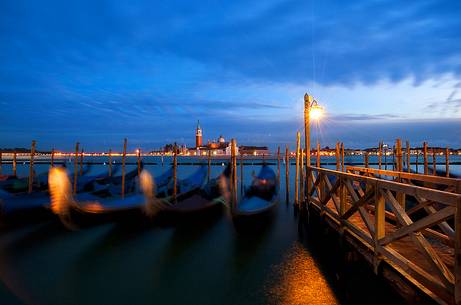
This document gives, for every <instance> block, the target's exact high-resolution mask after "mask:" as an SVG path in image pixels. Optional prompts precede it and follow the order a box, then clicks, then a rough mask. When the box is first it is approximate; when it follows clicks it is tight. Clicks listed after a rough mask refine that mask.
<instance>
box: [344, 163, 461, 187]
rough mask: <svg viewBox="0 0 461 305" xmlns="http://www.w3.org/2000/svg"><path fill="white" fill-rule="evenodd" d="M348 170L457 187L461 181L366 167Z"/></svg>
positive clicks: (349, 168)
mask: <svg viewBox="0 0 461 305" xmlns="http://www.w3.org/2000/svg"><path fill="white" fill-rule="evenodd" d="M346 170H347V171H355V172H363V173H369V174H375V175H383V176H389V177H400V178H402V179H408V180H416V181H421V182H430V183H434V184H441V185H446V186H456V185H457V183H458V182H459V181H461V179H456V178H447V177H441V176H425V175H421V174H414V173H405V172H403V173H399V172H395V171H390V170H379V169H375V168H364V167H357V166H347V167H346Z"/></svg>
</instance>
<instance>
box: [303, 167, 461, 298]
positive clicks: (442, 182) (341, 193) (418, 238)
mask: <svg viewBox="0 0 461 305" xmlns="http://www.w3.org/2000/svg"><path fill="white" fill-rule="evenodd" d="M306 171H307V177H308V178H309V179H307V183H306V184H307V185H309V186H310V187H308V188H307V190H308V191H307V192H306V198H305V199H306V200H305V203H307V205H305V206H307V209H309V212H310V213H309V214H311V217H312V215H313V214H314V215H317V216H319V217H321V219H323V220H324V223H326V224H328V226H329V227H331V228H333V229H334V230H335V231H337V232H338V233H339V235H340V236H341V238H343V239H344V240H346V241H347V242H348V243H349V244H350V245H352V247H353V248H354V249H355V250H357V251H358V252H359V253H360V254H362V256H363V258H364V259H366V260H367V261H368V262H369V263H370V265H371V266H372V267H373V270H374V272H375V273H376V274H381V275H382V276H384V277H385V278H387V279H388V280H389V281H395V279H396V277H398V278H399V279H400V280H401V283H402V285H406V286H411V287H412V288H413V289H415V291H417V293H422V294H424V295H425V296H428V297H429V298H430V299H432V300H434V301H435V302H437V303H439V304H456V305H460V304H461V179H453V178H445V177H437V176H429V175H419V174H412V173H407V172H401V171H398V172H397V171H387V170H378V169H370V168H361V167H347V168H346V171H344V172H343V171H335V170H329V169H324V168H319V167H313V166H309V167H307V168H306ZM300 208H303V207H302V205H301V206H300ZM402 290H403V289H402ZM378 297H379V296H378Z"/></svg>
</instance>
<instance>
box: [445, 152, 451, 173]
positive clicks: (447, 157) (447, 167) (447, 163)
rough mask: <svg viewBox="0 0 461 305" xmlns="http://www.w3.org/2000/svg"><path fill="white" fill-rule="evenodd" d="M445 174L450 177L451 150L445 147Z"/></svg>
mask: <svg viewBox="0 0 461 305" xmlns="http://www.w3.org/2000/svg"><path fill="white" fill-rule="evenodd" d="M445 176H446V177H450V150H449V149H448V147H446V148H445Z"/></svg>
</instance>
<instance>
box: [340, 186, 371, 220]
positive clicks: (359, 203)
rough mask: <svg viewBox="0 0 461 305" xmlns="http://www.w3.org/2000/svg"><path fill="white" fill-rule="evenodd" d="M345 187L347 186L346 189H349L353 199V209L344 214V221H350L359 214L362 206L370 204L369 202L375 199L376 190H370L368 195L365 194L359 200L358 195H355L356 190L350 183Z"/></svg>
mask: <svg viewBox="0 0 461 305" xmlns="http://www.w3.org/2000/svg"><path fill="white" fill-rule="evenodd" d="M345 185H346V188H347V190H348V192H349V194H350V195H351V196H352V199H353V202H352V207H350V208H349V210H347V211H346V213H344V215H343V216H342V217H343V219H348V218H349V217H351V216H352V215H353V214H354V213H355V212H357V211H358V210H359V208H360V207H361V206H362V205H364V204H366V203H368V201H370V200H371V199H373V197H374V188H372V189H370V190H369V191H368V192H367V193H365V195H364V196H362V197H360V198H359V196H357V194H356V193H355V191H354V189H353V187H352V185H351V184H350V182H349V181H346V182H345Z"/></svg>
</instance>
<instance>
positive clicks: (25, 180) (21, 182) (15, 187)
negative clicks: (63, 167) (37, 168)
mask: <svg viewBox="0 0 461 305" xmlns="http://www.w3.org/2000/svg"><path fill="white" fill-rule="evenodd" d="M90 169H91V166H90V165H89V164H87V165H86V166H85V167H84V168H83V169H82V176H81V177H88V176H86V174H87V173H88V172H89V171H90ZM69 176H73V173H72V174H69ZM98 177H103V176H97V177H94V176H93V177H91V178H90V179H87V180H85V181H87V182H88V181H93V180H94V178H98ZM85 179H86V178H85ZM81 185H83V186H84V185H85V184H84V183H81V182H80V183H79V186H81ZM28 188H29V177H20V178H19V177H17V176H15V175H8V176H6V178H3V179H0V189H2V190H4V191H7V192H9V193H25V192H27V191H28ZM47 189H48V172H45V173H40V174H38V175H35V176H34V180H33V190H34V191H46V190H47Z"/></svg>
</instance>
